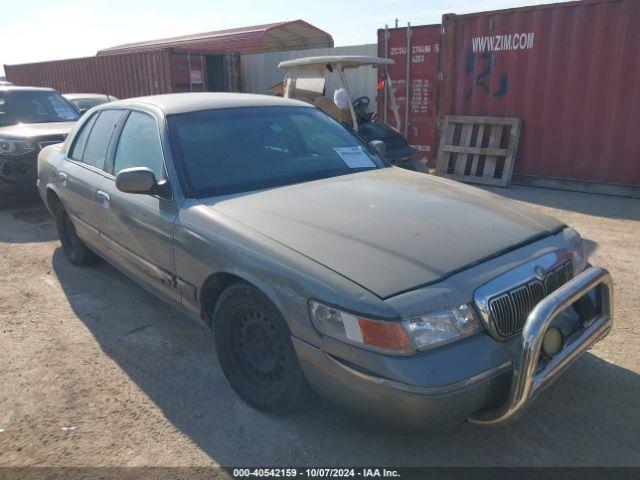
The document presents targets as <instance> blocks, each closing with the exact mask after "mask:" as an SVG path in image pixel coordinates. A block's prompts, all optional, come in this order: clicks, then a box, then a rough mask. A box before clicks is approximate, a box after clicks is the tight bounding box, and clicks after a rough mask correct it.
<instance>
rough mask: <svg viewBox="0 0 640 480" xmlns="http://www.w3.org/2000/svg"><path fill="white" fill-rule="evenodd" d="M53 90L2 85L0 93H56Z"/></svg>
mask: <svg viewBox="0 0 640 480" xmlns="http://www.w3.org/2000/svg"><path fill="white" fill-rule="evenodd" d="M55 91H56V90H54V89H53V88H42V87H17V86H15V85H0V92H55Z"/></svg>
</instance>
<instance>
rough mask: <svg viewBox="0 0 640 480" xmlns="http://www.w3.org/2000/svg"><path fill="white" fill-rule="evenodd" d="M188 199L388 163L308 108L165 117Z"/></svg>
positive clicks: (303, 179)
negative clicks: (188, 195)
mask: <svg viewBox="0 0 640 480" xmlns="http://www.w3.org/2000/svg"><path fill="white" fill-rule="evenodd" d="M167 122H168V125H169V131H170V136H171V144H172V148H173V150H174V156H175V157H176V158H177V160H178V162H177V164H178V167H179V170H180V173H181V176H182V178H183V179H184V181H185V183H186V186H187V189H188V190H189V194H190V195H191V196H194V197H207V196H215V195H222V194H228V193H234V192H246V191H251V190H257V189H262V188H271V187H277V186H281V185H288V184H292V183H300V182H306V181H310V180H317V179H321V178H328V177H335V176H339V175H346V174H350V173H355V172H360V171H364V170H373V169H377V168H383V167H387V166H388V164H387V163H386V162H385V161H384V160H382V159H381V158H380V157H379V156H378V155H377V154H376V153H374V152H373V151H372V150H371V149H370V148H369V147H368V146H367V145H366V144H365V143H363V142H362V141H361V140H360V139H358V137H356V136H355V135H354V134H352V133H351V132H349V131H348V130H347V129H346V128H345V127H343V126H342V125H340V124H339V123H338V122H336V121H335V120H333V119H332V118H330V117H329V116H328V115H326V114H325V113H323V112H321V111H320V110H317V109H315V108H310V107H242V108H231V109H216V110H204V111H200V112H190V113H184V114H177V115H170V116H168V117H167Z"/></svg>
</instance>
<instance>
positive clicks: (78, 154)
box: [69, 113, 98, 162]
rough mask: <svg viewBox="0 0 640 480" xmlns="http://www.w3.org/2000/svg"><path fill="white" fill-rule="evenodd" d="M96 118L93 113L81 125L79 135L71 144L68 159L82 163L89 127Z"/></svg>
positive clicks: (95, 114) (96, 115)
mask: <svg viewBox="0 0 640 480" xmlns="http://www.w3.org/2000/svg"><path fill="white" fill-rule="evenodd" d="M96 118H98V114H97V113H94V114H93V115H91V118H90V119H89V120H87V121H86V122H85V123H84V125H82V130H80V133H78V135H76V139H75V140H74V142H73V147H72V148H71V154H70V155H69V157H70V158H72V159H74V160H78V161H80V162H81V161H82V154H83V153H84V147H85V146H86V145H87V138H89V132H91V127H93V124H94V123H96Z"/></svg>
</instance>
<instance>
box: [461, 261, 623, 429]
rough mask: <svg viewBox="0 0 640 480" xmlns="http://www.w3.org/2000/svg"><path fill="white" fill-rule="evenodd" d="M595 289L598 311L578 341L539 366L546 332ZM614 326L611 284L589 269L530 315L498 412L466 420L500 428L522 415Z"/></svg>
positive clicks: (598, 270) (605, 275)
mask: <svg viewBox="0 0 640 480" xmlns="http://www.w3.org/2000/svg"><path fill="white" fill-rule="evenodd" d="M594 288H599V289H600V291H599V302H598V303H599V304H600V305H599V308H598V311H597V312H596V314H595V316H594V317H593V318H591V319H588V320H587V321H585V322H584V323H583V325H582V327H581V330H580V332H579V334H578V335H577V338H574V339H573V341H572V342H571V343H569V344H567V345H565V346H564V348H563V349H562V350H561V351H560V352H558V353H557V354H556V355H554V356H553V357H552V358H551V359H550V360H549V361H548V362H547V363H546V364H544V365H542V366H541V365H540V364H539V358H540V351H541V349H542V341H543V339H544V336H545V334H546V333H547V329H548V328H549V326H550V325H551V323H552V322H553V320H554V319H555V318H556V317H557V316H558V315H559V314H560V313H562V311H563V310H565V309H566V308H568V307H569V306H571V305H572V304H573V303H574V302H576V301H577V300H578V299H580V298H581V297H583V296H584V295H586V294H587V293H588V292H590V291H591V290H593V289H594ZM612 324H613V281H612V280H611V275H609V272H607V271H606V270H605V269H603V268H597V267H591V268H588V269H587V270H585V271H584V272H582V273H581V274H580V275H578V276H577V277H575V278H573V279H572V280H570V281H569V282H567V283H566V284H565V285H563V286H562V287H560V288H559V289H557V290H555V291H554V292H552V293H551V294H549V295H548V296H547V297H545V298H544V299H543V300H542V301H541V302H540V303H538V304H537V305H536V306H535V308H534V309H533V310H532V311H531V313H530V314H529V317H528V318H527V322H526V323H525V326H524V329H523V330H522V335H521V337H520V348H519V349H518V352H517V353H516V357H515V362H514V366H513V378H512V380H511V389H510V392H509V397H508V399H507V400H506V401H505V402H504V403H503V404H502V405H501V406H499V407H498V408H496V409H494V410H487V411H484V412H480V413H479V414H477V415H473V416H471V417H470V418H469V421H470V422H471V423H474V424H476V425H487V426H488V425H500V424H503V423H506V422H508V421H510V420H512V419H514V418H517V417H518V416H519V415H521V414H522V412H524V410H525V409H526V407H527V406H528V405H529V404H530V403H531V402H532V401H533V399H534V398H535V397H536V395H538V394H539V393H540V392H541V391H542V390H543V389H544V388H545V387H547V386H548V385H549V384H550V383H551V382H553V381H554V380H555V379H556V378H557V377H558V376H559V375H560V373H562V372H563V371H564V370H565V369H566V368H567V367H568V366H569V365H571V364H572V363H573V362H574V361H575V360H576V359H577V358H578V357H579V356H580V355H581V354H582V353H584V352H585V351H586V350H588V349H589V348H591V347H592V346H593V345H594V344H595V343H596V342H598V341H599V340H601V339H603V338H604V337H606V336H607V334H608V333H609V331H610V330H611V327H612Z"/></svg>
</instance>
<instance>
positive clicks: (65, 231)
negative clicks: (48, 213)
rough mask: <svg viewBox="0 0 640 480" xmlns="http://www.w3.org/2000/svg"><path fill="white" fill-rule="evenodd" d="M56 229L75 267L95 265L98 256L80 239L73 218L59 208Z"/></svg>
mask: <svg viewBox="0 0 640 480" xmlns="http://www.w3.org/2000/svg"><path fill="white" fill-rule="evenodd" d="M55 217H56V227H57V229H58V236H59V237H60V243H61V244H62V249H63V250H64V254H65V255H66V257H67V258H68V259H69V261H70V262H71V263H73V264H74V265H79V266H84V265H90V264H92V263H95V261H96V260H97V256H96V254H95V253H93V252H92V251H91V250H90V249H89V248H88V247H87V246H86V245H85V244H84V243H83V242H82V240H81V239H80V237H78V234H77V232H76V227H75V226H74V225H73V222H72V221H71V218H70V217H69V214H68V213H67V211H66V210H65V209H64V208H63V207H62V206H58V208H57V209H56V212H55Z"/></svg>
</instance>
